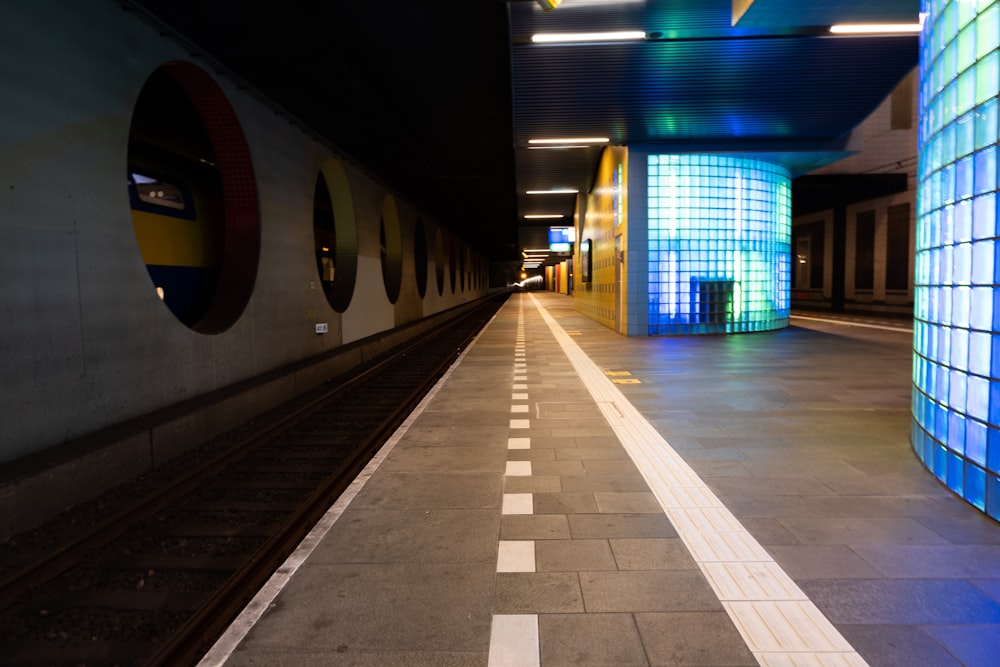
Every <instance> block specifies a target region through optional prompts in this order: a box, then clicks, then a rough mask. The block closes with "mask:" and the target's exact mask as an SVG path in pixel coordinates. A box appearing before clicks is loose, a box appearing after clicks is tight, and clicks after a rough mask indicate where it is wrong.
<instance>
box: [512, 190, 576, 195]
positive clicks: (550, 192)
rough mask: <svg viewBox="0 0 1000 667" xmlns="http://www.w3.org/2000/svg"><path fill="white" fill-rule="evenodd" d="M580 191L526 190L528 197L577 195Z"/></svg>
mask: <svg viewBox="0 0 1000 667" xmlns="http://www.w3.org/2000/svg"><path fill="white" fill-rule="evenodd" d="M579 192H580V191H579V190H525V192H524V194H526V195H575V194H578V193H579Z"/></svg>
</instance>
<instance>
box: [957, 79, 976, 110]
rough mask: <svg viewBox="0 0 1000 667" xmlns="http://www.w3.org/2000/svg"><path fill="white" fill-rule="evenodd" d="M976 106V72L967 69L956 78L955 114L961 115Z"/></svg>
mask: <svg viewBox="0 0 1000 667" xmlns="http://www.w3.org/2000/svg"><path fill="white" fill-rule="evenodd" d="M975 105H976V70H975V69H968V70H965V71H964V72H962V74H961V75H960V76H959V77H958V91H957V98H956V100H955V112H956V113H958V114H963V113H965V112H966V111H969V110H970V109H972V107H974V106H975Z"/></svg>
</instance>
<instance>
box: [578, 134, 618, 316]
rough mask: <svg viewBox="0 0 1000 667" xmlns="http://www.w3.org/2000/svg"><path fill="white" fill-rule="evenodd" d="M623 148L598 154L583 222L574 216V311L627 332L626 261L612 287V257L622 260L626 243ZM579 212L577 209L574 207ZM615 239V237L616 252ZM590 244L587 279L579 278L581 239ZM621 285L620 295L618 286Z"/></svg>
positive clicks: (614, 148) (605, 150)
mask: <svg viewBox="0 0 1000 667" xmlns="http://www.w3.org/2000/svg"><path fill="white" fill-rule="evenodd" d="M627 183H628V149H627V148H626V147H624V146H609V147H607V148H605V149H604V152H603V154H602V155H601V161H600V165H599V166H598V169H597V178H596V179H595V181H594V187H593V189H592V190H591V191H590V193H588V194H587V196H586V200H585V204H586V205H585V206H583V207H582V208H583V220H582V221H580V220H578V223H577V224H578V226H579V228H580V230H581V231H580V233H579V234H578V235H577V243H576V257H575V260H574V261H575V265H576V267H578V268H577V269H576V270H575V274H576V280H575V283H574V297H575V305H576V309H577V310H578V311H580V312H581V313H583V314H584V315H587V316H588V317H590V318H591V319H594V320H596V321H598V322H600V323H601V324H603V325H604V326H606V327H608V328H610V329H614V330H616V331H618V332H619V333H623V334H627V333H628V332H627V330H626V324H625V323H626V322H627V319H628V318H627V317H626V315H627V313H626V312H625V302H626V299H625V295H626V294H627V287H628V285H627V282H626V269H627V267H626V265H625V263H624V261H622V262H621V264H619V265H618V268H619V269H620V272H619V273H618V274H617V275H619V276H620V280H621V285H620V286H616V262H617V261H618V259H617V258H619V257H620V258H622V259H623V260H624V257H625V252H624V250H625V249H626V248H627V247H628V188H627ZM578 213H579V211H578ZM618 237H620V238H618ZM616 238H618V244H617V250H618V252H616ZM588 239H589V240H590V242H591V270H590V276H591V279H590V282H586V283H585V282H583V281H582V280H581V279H580V277H581V275H582V271H581V269H580V267H582V262H583V261H584V257H583V256H582V254H581V248H582V247H583V245H584V244H583V241H585V240H588ZM619 289H620V293H619V291H618V290H619Z"/></svg>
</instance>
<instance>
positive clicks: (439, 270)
mask: <svg viewBox="0 0 1000 667" xmlns="http://www.w3.org/2000/svg"><path fill="white" fill-rule="evenodd" d="M444 263H445V259H444V238H443V237H442V235H441V230H440V229H438V230H437V231H436V232H435V234H434V280H435V281H436V283H437V291H438V296H444Z"/></svg>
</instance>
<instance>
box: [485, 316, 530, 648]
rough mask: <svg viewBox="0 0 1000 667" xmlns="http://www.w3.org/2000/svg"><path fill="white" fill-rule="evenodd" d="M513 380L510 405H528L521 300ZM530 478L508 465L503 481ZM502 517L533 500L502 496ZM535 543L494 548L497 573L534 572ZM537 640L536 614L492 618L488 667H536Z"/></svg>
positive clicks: (519, 409) (516, 422)
mask: <svg viewBox="0 0 1000 667" xmlns="http://www.w3.org/2000/svg"><path fill="white" fill-rule="evenodd" d="M514 362H515V363H514V380H513V387H512V392H517V393H512V394H511V401H527V400H528V394H527V393H526V392H527V390H528V385H527V381H528V376H527V375H525V373H527V363H526V362H525V340H524V300H523V298H522V299H520V300H519V305H518V312H517V335H516V344H515V346H514ZM528 410H529V406H528V404H527V403H524V404H515V403H512V405H511V413H524V412H528ZM529 426H530V421H529V420H527V419H511V420H510V429H511V431H512V432H513V431H515V429H518V430H520V429H526V428H528V427H529ZM530 448H531V438H529V437H524V436H512V437H508V438H507V449H508V450H519V449H530ZM530 475H531V461H507V465H506V469H505V476H506V477H525V476H530ZM500 512H501V514H503V515H510V514H533V513H534V497H533V496H532V494H530V493H504V494H503V505H502V507H501V511H500ZM534 571H535V543H534V541H533V540H500V543H499V545H498V547H497V572H498V573H499V572H534ZM539 646H540V644H539V639H538V615H537V614H494V615H493V625H492V628H491V630H490V651H489V657H488V667H538V666H539V665H540V662H541V657H540V656H541V652H540V649H539Z"/></svg>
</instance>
